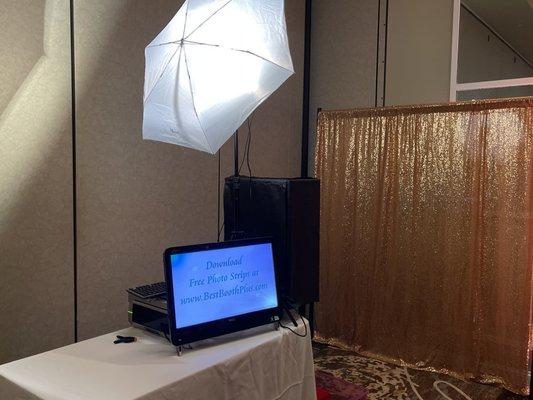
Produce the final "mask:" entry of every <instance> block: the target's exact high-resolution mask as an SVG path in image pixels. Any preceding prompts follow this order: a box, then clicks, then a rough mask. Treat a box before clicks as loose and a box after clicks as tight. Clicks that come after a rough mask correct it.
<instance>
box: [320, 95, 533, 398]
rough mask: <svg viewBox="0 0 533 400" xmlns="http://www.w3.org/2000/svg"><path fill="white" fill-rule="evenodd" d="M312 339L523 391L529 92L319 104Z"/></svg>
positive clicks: (531, 147)
mask: <svg viewBox="0 0 533 400" xmlns="http://www.w3.org/2000/svg"><path fill="white" fill-rule="evenodd" d="M315 161H316V166H315V168H316V175H317V177H318V178H320V179H321V196H322V198H321V255H320V262H321V264H320V268H321V272H320V279H321V283H320V290H321V293H320V303H319V304H318V308H317V330H318V333H319V337H320V338H322V339H323V340H326V341H328V342H330V343H336V344H337V345H341V346H343V347H347V348H351V349H355V350H357V351H359V352H361V353H363V354H366V355H372V356H375V357H378V358H381V359H384V360H388V361H392V362H395V363H397V364H406V365H410V366H414V367H416V368H421V369H427V370H431V371H440V372H444V373H448V374H452V375H455V376H459V377H463V378H466V379H474V380H478V381H482V382H491V383H498V384H501V385H503V386H505V387H506V388H508V389H510V390H512V391H514V392H518V393H526V392H527V391H528V385H529V381H528V376H527V372H528V366H529V355H528V344H529V334H530V322H531V319H532V308H531V299H532V261H533V258H532V240H533V237H532V234H533V222H532V221H533V220H532V216H533V214H532V211H533V210H532V199H533V185H532V184H533V99H531V98H530V99H514V100H506V101H489V102H469V103H457V104H451V105H436V106H417V107H403V108H384V109H371V110H345V111H323V112H321V113H320V115H319V120H318V137H317V151H316V160H315Z"/></svg>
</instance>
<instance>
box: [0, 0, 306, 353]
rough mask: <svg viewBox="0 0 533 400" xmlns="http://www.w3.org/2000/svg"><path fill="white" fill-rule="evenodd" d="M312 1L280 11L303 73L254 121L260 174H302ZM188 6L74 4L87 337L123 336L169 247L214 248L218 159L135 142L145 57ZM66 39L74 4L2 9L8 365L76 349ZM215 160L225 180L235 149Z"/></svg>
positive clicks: (1, 217) (1, 216) (1, 214)
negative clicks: (132, 306)
mask: <svg viewBox="0 0 533 400" xmlns="http://www.w3.org/2000/svg"><path fill="white" fill-rule="evenodd" d="M304 3H305V2H304V0H289V1H287V2H286V14H287V15H286V17H287V25H288V29H289V39H290V45H291V50H292V55H293V61H294V65H295V70H296V75H294V76H293V77H292V78H290V79H289V81H287V82H286V83H285V84H284V85H283V86H282V87H281V89H280V90H278V91H277V92H276V93H275V94H274V95H273V96H272V97H271V98H269V99H268V100H267V101H266V102H265V103H264V104H263V105H262V106H261V107H260V108H259V110H258V111H257V112H256V113H255V115H254V122H253V140H252V147H251V164H252V169H253V173H254V175H270V176H295V175H297V174H298V172H299V166H300V135H301V115H302V71H303V42H304V40H303V39H304ZM180 5H181V2H180V1H175V0H158V1H157V2H154V1H152V0H120V1H118V0H117V1H115V0H113V1H109V0H98V1H94V0H75V8H74V12H75V46H76V54H75V55H76V65H75V69H76V108H77V113H76V138H77V152H76V156H77V164H76V168H77V174H76V189H77V204H76V211H77V223H78V226H77V228H78V229H77V238H78V241H77V248H78V280H77V286H78V303H79V307H78V329H79V339H84V338H88V337H91V336H94V335H98V334H101V333H104V332H108V331H110V330H113V329H117V328H121V327H124V326H126V324H127V312H126V310H127V308H126V307H127V301H126V300H127V297H126V293H125V289H127V288H128V287H131V286H135V285H139V284H143V283H148V282H153V281H158V280H161V279H162V278H163V266H162V252H163V250H164V249H165V248H167V247H169V246H173V245H179V244H185V243H196V242H203V241H214V240H216V233H217V229H218V227H217V211H218V210H217V206H218V204H217V190H218V187H219V182H218V181H217V174H218V157H217V156H211V155H208V154H204V153H200V152H197V151H193V150H189V149H185V148H181V147H177V146H173V145H169V144H164V143H157V142H150V141H143V140H142V136H141V122H142V89H143V75H144V48H145V46H146V45H147V43H148V42H149V41H150V40H151V39H152V38H153V37H154V36H155V35H156V34H157V33H158V32H159V31H160V30H161V29H162V27H164V25H165V24H166V23H167V22H168V21H169V20H170V18H171V17H172V16H173V15H174V13H175V12H176V11H177V10H178V8H179V7H180ZM40 6H42V7H40ZM21 26H26V27H28V29H26V31H24V32H21V30H20V27H21ZM69 29H70V26H69V8H68V2H67V1H62V0H61V1H60V0H47V1H45V0H40V1H37V2H36V1H35V0H16V1H15V0H6V1H3V2H1V4H0V34H1V35H2V38H3V40H2V43H0V60H1V61H0V82H1V83H2V88H3V90H2V94H1V96H0V167H1V174H0V188H1V190H0V273H1V274H2V279H1V280H0V291H1V293H2V297H1V300H2V301H1V302H0V315H1V317H0V322H1V326H0V362H4V361H9V360H12V359H16V358H20V357H23V356H27V355H30V354H33V353H37V352H40V351H43V350H46V349H49V348H52V347H58V346H62V345H65V344H67V343H70V342H72V341H73V340H74V326H75V324H74V304H73V303H74V296H73V294H74V285H73V282H74V275H73V271H74V261H73V248H74V243H73V239H72V237H73V228H72V225H73V201H72V191H73V180H72V141H71V138H72V132H71V123H72V118H71V114H70V110H71V104H70V98H71V85H70V78H71V77H70V66H71V63H70V35H69ZM43 38H44V39H43ZM244 139H245V131H244V130H243V129H241V143H242V144H243V146H241V153H242V150H243V147H244ZM220 156H221V161H222V162H221V166H222V178H223V177H224V176H226V175H229V174H231V173H232V165H233V164H232V160H233V151H232V145H231V142H230V143H228V144H227V145H226V146H224V148H223V149H222V151H221V154H220Z"/></svg>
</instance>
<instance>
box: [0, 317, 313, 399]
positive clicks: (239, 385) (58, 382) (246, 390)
mask: <svg viewBox="0 0 533 400" xmlns="http://www.w3.org/2000/svg"><path fill="white" fill-rule="evenodd" d="M301 325H302V323H301V322H300V326H299V327H298V329H297V331H298V332H300V333H302V332H304V329H303V326H301ZM117 334H121V335H124V336H136V337H137V338H138V341H137V342H135V343H131V344H118V345H114V344H113V340H114V339H115V336H116V335H117ZM36 398H37V399H46V400H89V399H90V400H108V399H109V400H126V399H127V400H131V399H143V400H155V399H165V400H166V399H172V400H195V399H201V400H208V399H209V400H213V399H214V400H217V399H220V400H229V399H243V400H244V399H246V400H278V399H283V400H292V399H294V400H312V399H316V394H315V377H314V368H313V354H312V348H311V339H310V337H309V335H308V336H307V337H306V338H301V337H298V336H296V335H294V334H292V333H291V332H289V331H288V330H285V329H280V330H279V331H276V330H274V328H273V327H272V326H265V327H260V328H255V329H252V330H249V331H246V332H239V333H237V334H233V335H228V336H224V337H220V338H215V339H210V340H207V341H204V342H201V343H200V344H197V345H195V348H194V349H192V350H190V349H184V351H183V354H182V356H181V357H178V356H177V354H176V351H175V349H174V347H172V346H171V345H170V344H169V343H168V342H167V341H166V340H165V339H163V338H160V337H158V336H155V335H152V334H150V333H148V332H145V331H142V330H138V329H135V328H128V329H125V330H122V331H119V332H114V333H111V334H108V335H103V336H99V337H97V338H94V339H90V340H86V341H83V342H79V343H76V344H73V345H70V346H66V347H62V348H60V349H57V350H52V351H49V352H46V353H42V354H39V355H36V356H32V357H28V358H25V359H22V360H18V361H14V362H11V363H8V364H4V365H2V366H0V399H2V400H3V399H9V400H26V399H36Z"/></svg>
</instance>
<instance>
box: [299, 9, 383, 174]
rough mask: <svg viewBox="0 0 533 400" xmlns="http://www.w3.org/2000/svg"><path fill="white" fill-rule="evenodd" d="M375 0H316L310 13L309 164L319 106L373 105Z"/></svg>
mask: <svg viewBox="0 0 533 400" xmlns="http://www.w3.org/2000/svg"><path fill="white" fill-rule="evenodd" d="M378 7H379V2H378V1H377V0H359V1H353V0H340V1H335V2H334V3H333V2H332V1H331V0H315V1H314V2H313V13H312V17H313V20H312V36H311V88H310V110H309V117H310V121H309V127H310V129H309V130H310V150H309V154H310V158H311V159H310V163H309V165H311V166H312V165H314V159H313V157H314V156H313V155H314V144H315V131H316V117H317V109H318V108H324V109H342V108H353V107H373V106H374V104H375V97H376V57H377V48H376V46H377V39H378V38H377V35H378Z"/></svg>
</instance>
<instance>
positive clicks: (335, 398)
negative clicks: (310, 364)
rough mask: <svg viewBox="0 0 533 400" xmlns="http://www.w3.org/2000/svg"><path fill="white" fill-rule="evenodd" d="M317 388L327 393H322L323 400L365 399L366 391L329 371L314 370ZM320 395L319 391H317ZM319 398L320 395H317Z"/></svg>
mask: <svg viewBox="0 0 533 400" xmlns="http://www.w3.org/2000/svg"><path fill="white" fill-rule="evenodd" d="M315 378H316V386H317V389H322V390H323V391H325V392H327V393H329V397H327V395H326V394H322V396H323V397H322V398H323V399H324V400H366V397H367V395H368V391H367V390H366V389H365V388H364V387H362V386H359V385H355V384H353V383H350V382H347V381H345V380H344V379H341V378H337V377H335V376H333V375H332V374H330V373H327V372H324V371H320V370H316V372H315ZM318 394H319V396H320V391H318ZM319 400H320V397H319Z"/></svg>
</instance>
